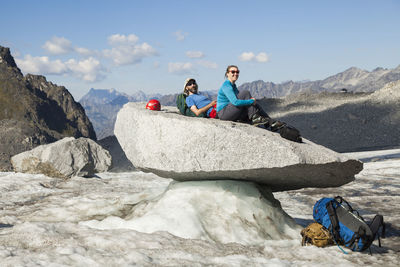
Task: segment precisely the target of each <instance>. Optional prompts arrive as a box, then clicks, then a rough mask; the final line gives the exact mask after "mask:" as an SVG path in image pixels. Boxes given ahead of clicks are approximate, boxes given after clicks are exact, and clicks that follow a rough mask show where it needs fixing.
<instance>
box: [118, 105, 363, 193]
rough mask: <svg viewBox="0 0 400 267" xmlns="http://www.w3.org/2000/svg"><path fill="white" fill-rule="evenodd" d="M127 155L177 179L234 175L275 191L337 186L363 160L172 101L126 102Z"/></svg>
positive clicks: (122, 128)
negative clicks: (188, 113)
mask: <svg viewBox="0 0 400 267" xmlns="http://www.w3.org/2000/svg"><path fill="white" fill-rule="evenodd" d="M114 132H115V135H116V137H117V139H118V141H119V143H120V144H121V147H122V149H123V150H124V152H125V154H126V156H127V158H128V159H129V160H130V161H131V162H132V164H133V165H134V166H135V167H136V168H139V169H141V170H143V171H150V172H153V173H155V174H157V175H159V176H161V177H167V178H172V179H175V180H179V181H187V180H219V179H237V180H248V181H254V182H256V183H260V184H266V185H267V186H268V187H269V188H271V189H272V190H273V191H280V190H291V189H298V188H303V187H335V186H340V185H343V184H346V183H348V182H350V181H353V180H354V175H355V174H357V173H358V172H360V171H361V170H362V163H361V162H360V161H358V160H354V159H349V158H347V157H345V156H343V155H341V154H339V153H336V152H334V151H332V150H330V149H328V148H325V147H323V146H320V145H317V144H314V143H312V142H311V141H308V140H305V139H304V143H302V144H300V143H295V142H291V141H288V140H286V139H283V138H281V137H280V135H279V134H278V133H273V132H270V131H267V130H264V129H261V128H257V127H254V126H251V125H248V124H243V123H235V122H229V121H221V120H215V119H204V118H193V117H185V116H182V115H180V114H178V112H177V109H176V108H175V107H163V110H162V111H151V110H147V109H145V103H128V104H125V105H124V107H123V108H122V109H121V110H120V112H119V113H118V115H117V120H116V123H115V129H114Z"/></svg>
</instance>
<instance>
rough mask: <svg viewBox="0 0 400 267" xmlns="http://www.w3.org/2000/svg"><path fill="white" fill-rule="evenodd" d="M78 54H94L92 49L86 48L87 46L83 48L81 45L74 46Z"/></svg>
mask: <svg viewBox="0 0 400 267" xmlns="http://www.w3.org/2000/svg"><path fill="white" fill-rule="evenodd" d="M74 50H75V51H76V52H77V53H78V54H81V55H84V56H88V55H92V54H94V52H93V51H91V50H89V49H87V48H83V47H75V49H74Z"/></svg>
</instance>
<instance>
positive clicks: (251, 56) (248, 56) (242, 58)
mask: <svg viewBox="0 0 400 267" xmlns="http://www.w3.org/2000/svg"><path fill="white" fill-rule="evenodd" d="M253 59H254V53H253V52H243V53H242V54H241V55H240V56H239V60H240V61H252V60H253Z"/></svg>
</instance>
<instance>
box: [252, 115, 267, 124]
mask: <svg viewBox="0 0 400 267" xmlns="http://www.w3.org/2000/svg"><path fill="white" fill-rule="evenodd" d="M251 124H252V125H254V126H258V125H268V124H269V118H267V117H263V116H261V115H259V114H254V115H253V117H251Z"/></svg>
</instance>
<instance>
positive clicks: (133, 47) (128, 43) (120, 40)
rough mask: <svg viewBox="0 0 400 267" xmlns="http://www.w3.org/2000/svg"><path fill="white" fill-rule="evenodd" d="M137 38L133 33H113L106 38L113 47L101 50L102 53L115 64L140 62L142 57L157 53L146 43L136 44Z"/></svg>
mask: <svg viewBox="0 0 400 267" xmlns="http://www.w3.org/2000/svg"><path fill="white" fill-rule="evenodd" d="M138 40H139V38H138V37H137V36H136V35H134V34H130V35H127V36H126V35H121V34H114V35H111V36H110V37H109V38H108V42H109V44H110V45H111V46H113V48H111V49H106V50H104V51H103V55H104V56H105V57H107V58H110V59H111V60H112V61H113V62H114V64H115V65H117V66H120V65H129V64H137V63H140V62H141V61H142V60H143V59H144V58H146V57H150V56H155V55H157V54H158V53H157V51H156V50H155V49H154V48H153V47H151V46H150V45H149V44H147V43H142V44H138V43H137V42H138Z"/></svg>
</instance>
